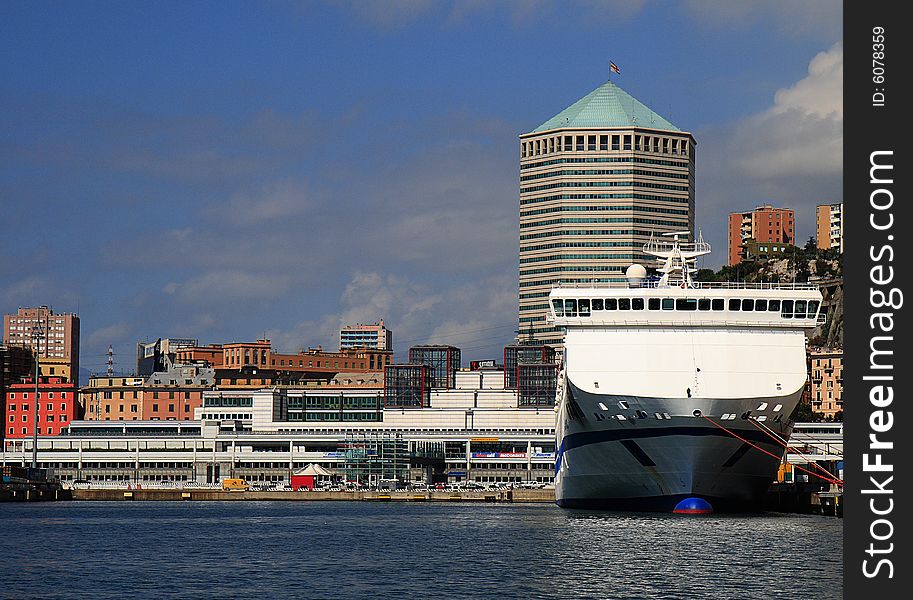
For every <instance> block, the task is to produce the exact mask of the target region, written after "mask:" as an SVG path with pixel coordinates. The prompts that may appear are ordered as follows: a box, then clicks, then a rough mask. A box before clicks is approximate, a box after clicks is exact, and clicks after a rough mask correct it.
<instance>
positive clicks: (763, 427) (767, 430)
mask: <svg viewBox="0 0 913 600" xmlns="http://www.w3.org/2000/svg"><path fill="white" fill-rule="evenodd" d="M748 421H749V422H750V423H751V424H752V425H754V426H755V428H756V429H758V430H759V431H763V432H764V433H766V434H767V437H769V438H771V439H772V440H774V441H775V442H777V443H779V444H780V445H782V446H783V447H784V448H786V449H787V450H792V451H793V452H794V453H796V454H798V455H799V456H801V457H802V458H805V459H806V460H808V459H807V458H806V456H805V455H804V454H802V453H801V452H799V451H798V450H796V449H795V448H793V447H792V446H790V445H789V444H787V443H786V442H784V441H783V439H782V438H780V437H778V436H776V435H774V434H773V433H771V431H770V428H769V427H767V426H766V425H762V424H761V423H760V422H759V421H757V420H755V419H753V418H750V419H748ZM809 464H811V465H813V466H814V467H816V468H817V469H818V470H819V471H821V472H822V473H825V474H826V475H827V476H828V477H830V478H832V479H833V480H834V482H835V483H839V484H840V485H843V480H842V479H840V478H839V477H835V476H834V474H833V473H831V472H830V471H828V470H827V469H825V468H824V467H822V466H821V465H819V464H818V463H816V462H812V461H809ZM793 466H795V465H793Z"/></svg>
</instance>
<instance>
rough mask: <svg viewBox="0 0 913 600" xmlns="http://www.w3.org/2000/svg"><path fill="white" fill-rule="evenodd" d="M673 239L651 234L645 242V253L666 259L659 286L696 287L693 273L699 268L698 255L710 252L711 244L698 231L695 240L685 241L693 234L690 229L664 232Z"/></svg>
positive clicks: (665, 235) (660, 269)
mask: <svg viewBox="0 0 913 600" xmlns="http://www.w3.org/2000/svg"><path fill="white" fill-rule="evenodd" d="M662 235H663V236H664V237H667V238H671V240H658V239H656V237H655V236H654V235H653V234H651V235H650V241H649V242H647V243H646V244H644V253H645V254H650V255H652V256H655V257H657V258H662V259H664V261H665V262H664V264H663V266H662V267H660V268H659V272H660V273H662V277H660V279H659V282H658V283H657V287H682V288H690V287H694V281H693V280H692V279H691V274H692V273H694V272H695V271H696V270H697V269H696V268H695V267H694V263H695V262H696V260H697V257H698V256H703V255H705V254H710V244H709V243H707V242H705V241H704V234H703V233H702V232H700V231H699V232H698V238H697V240H696V241H694V242H684V241H682V240H683V239H688V237H689V236H690V235H691V232H690V231H674V232H671V233H664V234H662Z"/></svg>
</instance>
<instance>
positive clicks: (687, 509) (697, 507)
mask: <svg viewBox="0 0 913 600" xmlns="http://www.w3.org/2000/svg"><path fill="white" fill-rule="evenodd" d="M672 512H673V513H675V514H677V515H709V514H710V513H712V512H713V507H712V506H710V503H709V502H707V501H706V500H704V499H703V498H685V499H684V500H682V501H681V502H679V503H678V504H676V505H675V508H674V509H673V510H672Z"/></svg>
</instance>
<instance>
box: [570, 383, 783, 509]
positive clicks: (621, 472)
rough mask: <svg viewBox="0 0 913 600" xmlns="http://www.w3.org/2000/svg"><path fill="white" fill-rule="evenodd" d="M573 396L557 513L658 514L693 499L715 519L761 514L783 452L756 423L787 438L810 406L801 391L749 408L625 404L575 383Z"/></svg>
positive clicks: (750, 402)
mask: <svg viewBox="0 0 913 600" xmlns="http://www.w3.org/2000/svg"><path fill="white" fill-rule="evenodd" d="M566 393H567V394H568V397H567V398H565V401H564V402H563V403H562V408H561V410H560V414H559V419H558V459H557V462H556V466H555V469H556V477H555V489H556V500H557V503H558V505H560V506H563V507H569V508H606V509H612V508H618V509H633V510H659V511H672V510H673V509H674V508H675V506H676V505H677V504H678V502H680V501H681V500H683V499H686V498H692V497H696V498H702V499H704V500H706V501H708V502H709V503H710V504H711V505H712V507H713V508H714V509H715V510H752V509H757V508H759V507H760V505H761V503H762V501H763V498H764V494H765V492H766V491H767V489H768V487H769V486H770V483H771V481H772V480H773V479H775V477H776V473H777V468H778V466H779V460H778V458H779V457H781V456H782V455H783V450H784V448H783V446H782V444H780V443H778V442H777V441H775V440H774V439H773V438H772V437H770V436H769V435H768V434H767V433H765V432H764V431H762V429H761V428H760V427H759V426H758V425H759V424H758V423H755V424H752V422H751V421H750V420H749V419H748V418H747V417H748V416H749V414H750V416H751V417H763V418H764V421H763V423H764V425H766V426H767V427H769V428H770V429H771V430H773V431H774V432H776V434H778V435H779V436H781V437H783V438H784V439H788V437H789V434H790V433H791V429H792V423H791V422H790V421H789V415H790V414H791V413H792V411H793V409H794V408H795V407H796V404H797V403H798V401H799V399H800V397H801V389H799V390H797V391H795V392H792V393H790V394H788V395H785V396H775V397H759V398H740V399H695V398H650V397H638V396H616V395H608V394H593V393H587V392H583V391H582V390H580V389H579V388H577V387H576V386H574V385H573V384H572V383H571V384H569V385H568V386H567V389H566ZM619 402H623V403H624V405H626V406H627V407H628V408H627V409H622V408H620V407H619ZM765 405H766V406H765ZM759 406H765V409H764V410H761V411H759V410H757V409H758V407H759ZM602 407H606V408H608V407H612V408H610V409H609V410H603V408H602ZM774 408H777V409H778V410H777V411H776V412H774V410H773V409H774ZM695 410H700V411H701V416H694V411H695ZM638 411H641V412H640V414H639V415H638ZM619 414H621V415H623V416H625V419H624V420H619V419H618V418H617V415H619ZM644 414H646V416H645V417H643V415H644ZM657 414H658V415H659V416H660V418H657V416H656V415H657ZM703 415H714V416H713V417H712V421H711V420H710V419H707V418H705V417H704V416H703ZM722 415H730V418H727V419H726V420H722V419H721V417H722ZM731 415H735V418H734V419H733V418H731ZM743 416H744V417H746V418H743ZM641 417H642V418H641ZM714 423H716V424H714ZM717 424H718V425H720V426H722V427H725V428H726V429H728V430H729V431H730V432H732V434H735V435H732V434H730V433H727V432H726V431H724V430H723V429H722V428H721V427H719V426H717ZM736 435H737V436H739V437H741V438H742V440H740V439H738V438H737V437H735V436H736ZM743 440H744V441H743ZM748 442H750V444H749V443H748ZM752 444H753V445H754V446H755V447H752ZM758 448H762V449H764V450H766V451H767V452H769V453H770V455H768V454H765V453H764V452H762V451H761V450H759V449H758ZM771 455H773V456H771Z"/></svg>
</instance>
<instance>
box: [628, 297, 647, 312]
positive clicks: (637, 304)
mask: <svg viewBox="0 0 913 600" xmlns="http://www.w3.org/2000/svg"><path fill="white" fill-rule="evenodd" d="M631 308H632V309H634V310H643V309H644V299H643V298H632V299H631Z"/></svg>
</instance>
